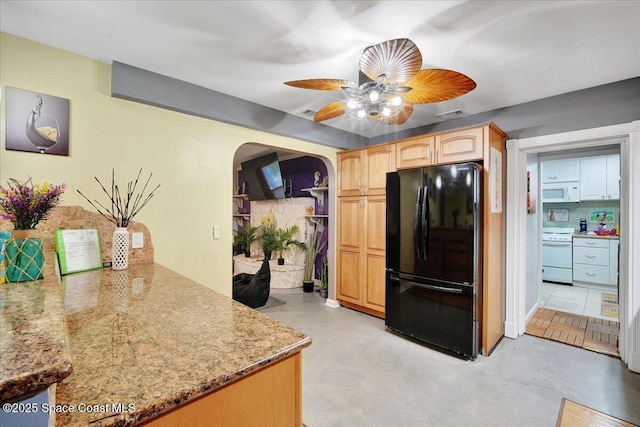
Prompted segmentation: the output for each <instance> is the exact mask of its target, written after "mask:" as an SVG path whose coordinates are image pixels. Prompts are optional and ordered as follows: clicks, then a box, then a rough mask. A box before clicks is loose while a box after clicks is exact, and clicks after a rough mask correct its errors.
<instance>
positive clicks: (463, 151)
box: [435, 126, 488, 164]
mask: <svg viewBox="0 0 640 427" xmlns="http://www.w3.org/2000/svg"><path fill="white" fill-rule="evenodd" d="M485 129H488V126H483V127H478V128H471V129H463V130H459V131H455V132H447V133H442V134H439V135H436V136H435V146H436V163H438V164H442V163H457V162H467V161H471V160H482V159H483V157H484V139H485V138H484V133H485Z"/></svg>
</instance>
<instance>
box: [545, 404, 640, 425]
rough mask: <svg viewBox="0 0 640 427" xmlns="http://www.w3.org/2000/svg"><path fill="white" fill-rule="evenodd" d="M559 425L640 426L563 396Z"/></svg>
mask: <svg viewBox="0 0 640 427" xmlns="http://www.w3.org/2000/svg"><path fill="white" fill-rule="evenodd" d="M556 426H557V427H584V426H597V427H638V426H637V425H636V424H632V423H630V422H627V421H624V420H621V419H620V418H616V417H614V416H611V415H609V414H605V413H604V412H600V411H596V410H595V409H592V408H589V407H588V406H584V405H581V404H579V403H576V402H574V401H572V400H569V399H567V398H562V403H561V404H560V413H559V414H558V422H557V424H556Z"/></svg>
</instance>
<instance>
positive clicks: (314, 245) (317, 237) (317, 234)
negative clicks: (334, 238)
mask: <svg viewBox="0 0 640 427" xmlns="http://www.w3.org/2000/svg"><path fill="white" fill-rule="evenodd" d="M326 243H327V241H326V239H323V233H322V231H319V230H318V229H317V228H316V229H315V230H313V233H311V234H309V242H308V243H307V253H306V254H305V259H304V276H303V279H302V290H303V291H304V292H313V273H314V271H315V269H316V257H317V256H318V253H319V252H320V251H321V250H322V248H323V247H324V245H325V244H326Z"/></svg>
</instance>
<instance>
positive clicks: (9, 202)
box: [0, 178, 67, 282]
mask: <svg viewBox="0 0 640 427" xmlns="http://www.w3.org/2000/svg"><path fill="white" fill-rule="evenodd" d="M66 188H67V186H66V184H64V183H63V184H62V185H55V184H52V183H50V182H49V181H43V182H42V183H36V182H33V180H32V179H31V178H29V179H27V180H26V181H24V182H21V181H18V180H17V179H14V178H10V179H9V181H8V182H7V186H6V187H3V186H2V185H0V218H2V219H4V220H7V221H11V222H12V223H13V231H12V232H11V238H10V239H6V243H5V244H4V255H5V258H6V260H5V263H6V269H5V271H6V278H7V280H8V281H9V282H26V281H29V280H37V279H41V278H42V277H43V272H44V252H43V251H44V244H43V242H42V239H41V237H40V235H39V233H38V231H37V230H36V226H37V225H38V223H39V222H40V221H43V220H46V219H47V217H48V216H49V212H50V211H51V210H52V209H53V208H55V207H56V205H57V204H58V202H59V201H60V195H62V193H63V192H64V191H65V189H66ZM5 237H8V236H5ZM43 237H44V236H43ZM4 240H5V239H2V240H0V241H4ZM0 253H3V245H1V244H0ZM4 276H5V275H4V274H3V277H4Z"/></svg>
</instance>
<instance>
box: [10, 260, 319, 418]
mask: <svg viewBox="0 0 640 427" xmlns="http://www.w3.org/2000/svg"><path fill="white" fill-rule="evenodd" d="M41 282H42V281H41ZM60 284H61V288H62V293H63V294H64V310H65V311H66V327H67V328H68V344H69V347H70V349H71V354H72V357H73V373H72V374H71V375H69V376H68V377H66V378H65V379H63V380H62V381H60V382H58V384H57V390H56V404H57V405H70V406H72V407H74V408H75V409H76V410H75V411H74V412H61V413H58V414H56V426H80V425H82V426H86V425H92V426H96V427H102V426H122V425H134V424H137V423H140V422H144V421H147V420H150V419H152V418H154V417H156V416H158V415H160V414H162V413H164V412H167V411H169V410H172V409H175V408H176V407H178V406H179V405H181V404H184V403H186V402H188V401H191V400H193V399H196V398H198V397H200V396H203V395H205V394H207V393H209V392H211V391H213V390H216V389H218V388H221V387H223V386H225V385H228V384H230V383H232V382H234V381H236V380H238V379H241V378H243V377H245V376H247V375H249V374H251V373H253V372H256V371H258V370H260V369H262V368H264V367H266V366H268V365H270V364H272V363H275V362H277V361H280V360H282V359H285V358H287V357H289V356H291V355H294V354H296V353H298V352H300V351H301V350H302V349H303V348H306V347H307V346H309V345H310V344H311V338H310V337H308V336H307V335H305V334H303V333H301V332H299V331H296V330H294V329H292V328H290V327H288V326H286V325H284V324H282V323H280V322H277V321H276V320H273V319H272V318H270V317H268V316H266V315H264V314H262V313H260V312H259V311H256V310H253V309H250V308H248V307H246V306H244V305H242V304H240V303H238V302H236V301H233V300H232V299H231V298H228V297H226V296H224V295H221V294H219V293H217V292H215V291H213V290H211V289H209V288H207V287H205V286H203V285H200V284H198V283H195V282H193V281H191V280H189V279H187V278H186V277H183V276H181V275H179V274H177V273H175V272H173V271H171V270H169V269H167V268H165V267H162V266H160V265H159V264H155V263H148V264H139V265H133V266H130V267H129V269H127V270H123V271H113V270H109V269H105V270H96V271H89V272H84V273H76V274H73V275H69V276H64V277H63V278H62V281H61V283H60ZM12 285H14V284H12ZM48 292H53V293H55V292H54V290H52V289H51V290H48ZM5 304H6V303H5ZM63 317H64V316H63ZM33 327H34V328H37V327H38V325H33ZM3 335H4V332H3ZM3 366H4V358H3ZM80 408H84V410H83V411H81V410H80ZM87 408H89V409H92V408H95V409H96V411H87Z"/></svg>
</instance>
